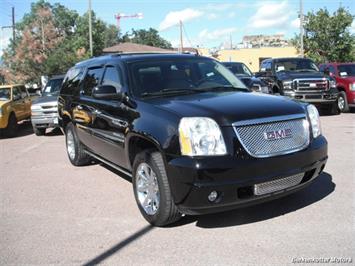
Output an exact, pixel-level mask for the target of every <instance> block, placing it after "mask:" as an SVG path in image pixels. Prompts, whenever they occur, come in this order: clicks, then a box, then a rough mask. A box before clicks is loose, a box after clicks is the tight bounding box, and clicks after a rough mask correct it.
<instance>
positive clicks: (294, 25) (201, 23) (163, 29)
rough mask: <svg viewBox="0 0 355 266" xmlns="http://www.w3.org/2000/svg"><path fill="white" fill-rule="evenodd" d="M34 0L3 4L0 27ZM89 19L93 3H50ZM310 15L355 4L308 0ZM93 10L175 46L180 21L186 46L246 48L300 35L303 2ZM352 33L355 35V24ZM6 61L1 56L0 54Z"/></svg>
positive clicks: (6, 32)
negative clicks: (260, 39)
mask: <svg viewBox="0 0 355 266" xmlns="http://www.w3.org/2000/svg"><path fill="white" fill-rule="evenodd" d="M31 2H33V1H31V0H0V27H2V26H8V25H11V7H12V6H14V7H15V19H16V21H19V20H21V19H22V17H23V15H24V14H25V13H27V12H29V11H30V6H31ZM49 2H50V3H52V4H53V3H56V2H59V3H61V4H63V5H65V6H66V7H68V8H70V9H73V10H76V11H77V12H78V13H79V14H83V13H85V12H86V11H87V10H88V0H49ZM303 6H304V13H307V12H308V11H317V10H319V9H320V8H327V9H328V10H329V11H330V12H334V11H335V10H337V9H338V7H339V6H343V7H346V8H348V9H349V11H350V12H351V14H355V1H354V0H342V1H340V0H303ZM92 9H93V10H94V11H95V13H96V14H97V16H98V17H99V18H101V19H102V20H104V21H105V22H107V23H110V24H115V25H116V20H115V17H114V15H115V14H117V13H124V14H129V15H131V14H136V13H143V18H142V19H137V18H125V19H121V23H120V26H121V31H122V32H123V33H125V32H127V31H129V30H131V29H132V28H134V29H148V28H149V27H152V28H155V29H157V30H159V34H160V35H161V36H162V37H163V38H165V39H167V40H168V41H170V42H171V43H172V44H173V46H176V47H177V46H178V44H179V28H178V26H177V24H178V22H179V20H181V21H182V22H183V25H184V32H183V38H184V46H185V47H186V46H196V45H199V46H201V47H207V48H212V47H216V46H219V45H220V44H221V43H223V42H225V41H229V40H230V39H232V42H233V43H240V42H241V40H242V38H243V36H244V35H254V34H277V33H283V34H285V37H286V38H291V37H293V36H294V35H295V33H298V32H299V28H298V27H299V20H298V18H297V17H298V12H299V0H271V1H269V0H258V1H248V0H238V1H227V0H222V1H209V0H205V1H201V0H195V1H194V0H190V1H187V0H179V1H178V0H165V1H143V0H140V1H138V0H131V1H127V0H126V1H119V0H92ZM351 31H352V32H353V33H355V23H353V24H352V29H351ZM11 35H12V31H11V29H2V30H1V29H0V50H2V49H3V48H4V47H6V46H7V44H8V40H9V38H10V37H11ZM0 56H1V52H0Z"/></svg>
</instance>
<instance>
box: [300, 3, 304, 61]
mask: <svg viewBox="0 0 355 266" xmlns="http://www.w3.org/2000/svg"><path fill="white" fill-rule="evenodd" d="M300 48H301V49H300V50H301V57H302V58H303V57H304V47H303V3H302V0H300Z"/></svg>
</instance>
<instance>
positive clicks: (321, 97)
mask: <svg viewBox="0 0 355 266" xmlns="http://www.w3.org/2000/svg"><path fill="white" fill-rule="evenodd" d="M338 94H339V93H338V91H337V90H329V91H323V92H317V91H285V92H284V95H285V96H287V97H290V98H293V99H295V100H298V101H303V102H309V103H324V104H332V103H334V102H335V101H336V100H337V98H338Z"/></svg>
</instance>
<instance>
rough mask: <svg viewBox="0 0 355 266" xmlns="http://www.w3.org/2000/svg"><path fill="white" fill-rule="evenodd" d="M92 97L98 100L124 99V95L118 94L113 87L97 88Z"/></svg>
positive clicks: (103, 86)
mask: <svg viewBox="0 0 355 266" xmlns="http://www.w3.org/2000/svg"><path fill="white" fill-rule="evenodd" d="M92 96H93V97H94V98H96V99H111V100H121V99H122V94H121V93H119V92H117V90H116V88H115V87H114V86H112V85H102V86H99V87H95V88H94V89H93V91H92Z"/></svg>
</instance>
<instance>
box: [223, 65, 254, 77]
mask: <svg viewBox="0 0 355 266" xmlns="http://www.w3.org/2000/svg"><path fill="white" fill-rule="evenodd" d="M223 65H224V66H225V67H227V68H228V69H229V70H230V71H232V73H233V74H235V75H247V76H252V73H251V71H250V70H249V68H248V67H247V66H246V65H244V64H243V63H223Z"/></svg>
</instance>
